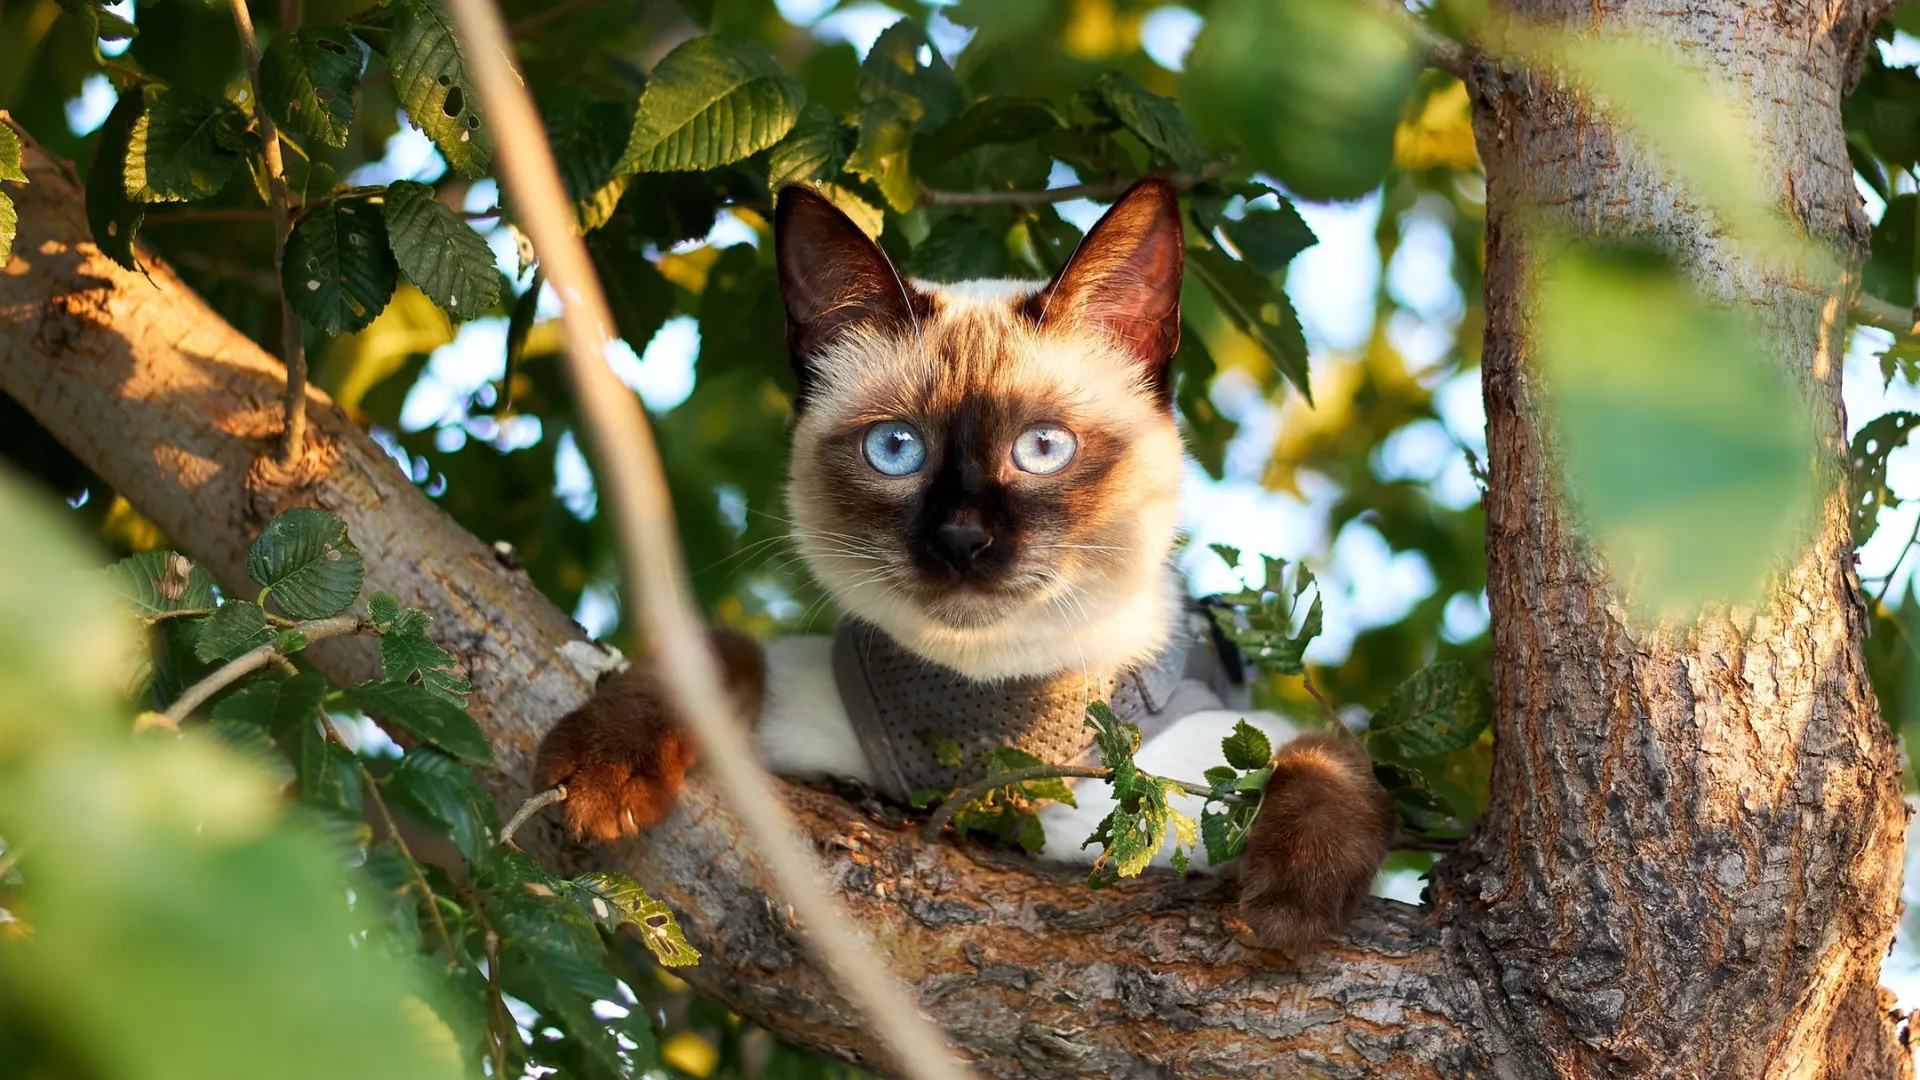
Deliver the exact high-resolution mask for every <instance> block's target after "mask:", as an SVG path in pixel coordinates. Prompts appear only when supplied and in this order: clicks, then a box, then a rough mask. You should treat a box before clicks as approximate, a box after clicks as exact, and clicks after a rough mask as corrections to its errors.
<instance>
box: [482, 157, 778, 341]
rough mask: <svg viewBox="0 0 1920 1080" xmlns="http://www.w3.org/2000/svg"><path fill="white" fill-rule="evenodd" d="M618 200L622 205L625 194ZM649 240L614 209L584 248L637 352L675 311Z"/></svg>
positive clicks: (616, 325)
mask: <svg viewBox="0 0 1920 1080" xmlns="http://www.w3.org/2000/svg"><path fill="white" fill-rule="evenodd" d="M646 179H648V178H646V177H637V178H635V180H636V182H635V184H634V185H633V187H632V188H629V189H628V192H627V197H628V198H631V197H632V196H633V194H634V191H635V190H638V189H639V188H640V187H641V185H642V184H643V183H644V182H645V180H646ZM621 205H622V206H625V205H626V203H625V200H624V199H623V200H622V204H621ZM712 213H713V211H712V208H711V207H709V208H708V210H707V225H708V227H711V226H712V224H713V216H712ZM648 243H649V242H648V241H647V240H646V239H644V238H643V237H642V236H641V235H640V234H639V233H638V231H637V230H635V229H633V228H631V227H630V222H629V221H627V220H625V219H624V218H623V215H622V214H615V215H614V218H613V221H611V222H610V223H609V224H608V225H607V227H606V228H604V229H601V230H599V231H598V232H595V233H593V234H592V235H591V236H588V237H587V253H588V254H589V255H591V256H592V257H593V268H594V271H595V272H596V273H598V274H599V275H600V281H601V284H602V286H603V287H604V288H605V289H606V293H607V307H608V308H610V309H611V310H612V313H613V326H614V329H615V330H617V331H619V333H620V336H621V337H622V338H624V339H625V340H626V342H627V344H629V345H631V346H633V349H634V351H635V352H643V351H645V350H646V347H647V342H649V341H652V340H653V335H654V334H655V333H657V332H658V331H659V330H660V326H661V324H663V323H665V322H666V321H667V316H669V315H671V314H673V304H674V297H673V286H672V285H671V284H670V283H668V281H667V279H666V278H664V277H662V276H660V271H659V270H658V269H657V268H655V267H654V265H653V263H652V261H651V260H649V259H648V258H647V255H646V248H647V246H648ZM661 246H663V247H664V246H665V245H664V244H663V245H661ZM528 291H530V292H531V291H532V290H528ZM784 310H785V309H784V308H783V309H782V311H784ZM516 314H517V311H516Z"/></svg>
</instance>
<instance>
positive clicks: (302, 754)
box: [280, 718, 363, 820]
mask: <svg viewBox="0 0 1920 1080" xmlns="http://www.w3.org/2000/svg"><path fill="white" fill-rule="evenodd" d="M280 743H281V745H282V746H284V747H287V748H288V754H289V756H290V757H292V758H293V768H294V773H295V775H296V776H297V778H298V781H299V784H300V799H301V801H303V802H305V803H307V804H309V805H311V806H315V807H318V808H320V809H322V810H326V811H328V812H331V813H335V814H339V815H341V816H342V817H346V818H349V819H353V820H358V819H359V817H360V805H361V799H362V794H363V793H362V791H361V788H360V762H359V759H357V758H355V757H354V756H353V754H352V753H351V752H349V751H348V750H347V749H346V748H345V747H342V746H341V745H340V744H339V743H337V742H335V741H334V740H333V737H332V736H331V735H330V734H329V733H328V729H327V722H326V721H325V720H320V719H313V718H309V719H306V720H302V721H300V722H299V723H297V724H295V725H293V726H292V727H290V728H288V729H287V730H286V731H285V732H284V733H282V735H281V736H280Z"/></svg>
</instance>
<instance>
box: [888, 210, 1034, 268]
mask: <svg viewBox="0 0 1920 1080" xmlns="http://www.w3.org/2000/svg"><path fill="white" fill-rule="evenodd" d="M903 269H904V270H905V271H906V272H907V273H908V274H911V275H912V276H914V277H916V278H920V279H922V280H924V281H975V280H978V279H980V278H1004V277H1009V276H1012V274H1011V272H1012V270H1013V260H1012V259H1010V258H1009V257H1008V255H1007V237H1006V234H1005V232H1003V231H1001V230H997V229H995V228H994V227H993V226H991V225H989V224H987V223H986V222H985V221H982V220H981V219H980V218H979V217H978V216H976V215H974V214H949V215H946V216H943V217H941V218H940V220H938V221H937V222H935V223H934V225H933V228H932V230H931V231H930V232H928V233H927V238H926V239H925V240H922V241H920V243H918V244H916V245H914V248H913V254H912V255H910V256H909V257H908V258H907V259H906V261H905V264H904V266H903Z"/></svg>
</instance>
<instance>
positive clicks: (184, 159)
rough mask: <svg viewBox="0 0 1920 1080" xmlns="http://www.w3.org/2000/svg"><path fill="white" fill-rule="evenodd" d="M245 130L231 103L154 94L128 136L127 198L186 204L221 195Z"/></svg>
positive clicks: (174, 92)
mask: <svg viewBox="0 0 1920 1080" xmlns="http://www.w3.org/2000/svg"><path fill="white" fill-rule="evenodd" d="M245 127H246V118H245V117H243V116H242V115H241V114H240V110H239V109H237V108H235V107H234V106H233V105H232V104H231V103H229V102H226V101H212V100H209V99H207V98H203V97H201V96H199V95H198V94H194V93H191V92H189V91H185V90H177V89H168V90H163V91H161V92H159V93H157V94H149V95H148V97H147V107H146V109H144V110H143V111H142V112H141V113H140V116H139V118H138V119H136V120H135V121H134V122H133V130H132V131H131V132H130V133H129V135H128V138H127V159H126V165H125V169H126V172H125V176H124V179H125V182H126V193H127V198H129V199H133V200H136V201H139V202H187V201H192V200H196V199H205V198H208V197H210V196H212V195H215V194H218V193H219V191H220V189H221V188H223V187H226V186H227V181H228V180H230V179H232V178H233V167H234V165H235V164H237V163H238V162H239V160H240V155H239V153H238V152H237V151H238V149H239V147H240V139H241V135H242V133H243V132H244V130H245Z"/></svg>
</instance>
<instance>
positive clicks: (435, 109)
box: [352, 0, 493, 176]
mask: <svg viewBox="0 0 1920 1080" xmlns="http://www.w3.org/2000/svg"><path fill="white" fill-rule="evenodd" d="M352 25H353V30H354V33H356V34H358V35H360V36H361V37H362V38H363V39H365V40H366V41H367V43H368V44H369V45H372V46H373V47H375V48H377V49H381V50H382V51H384V52H385V53H386V54H387V69H388V70H389V71H391V72H392V73H393V94H394V97H396V98H398V99H399V100H400V106H401V108H404V109H405V110H406V111H407V119H409V120H411V121H413V123H414V126H416V127H418V128H419V129H420V130H421V131H423V132H425V133H426V135H427V138H429V139H432V140H433V145H434V146H436V147H438V148H439V150H440V156H441V157H444V158H446V159H447V165H448V167H449V168H451V169H453V171H455V172H457V173H459V174H460V175H462V176H479V175H481V174H482V173H484V172H486V171H487V162H488V161H489V160H490V159H491V158H492V156H493V145H492V142H491V141H490V139H489V136H488V134H487V128H486V125H485V124H484V123H482V118H481V115H480V95H479V93H478V91H477V89H476V87H475V85H474V82H473V77H472V75H471V74H470V73H469V72H468V70H467V60H466V56H465V54H464V53H463V52H462V51H461V48H460V43H459V41H458V39H456V38H455V37H454V33H453V26H452V24H451V22H449V21H448V19H447V15H446V12H444V11H442V10H441V9H440V6H439V5H438V4H437V3H434V0H387V3H386V4H384V5H382V7H381V8H380V17H378V18H372V19H366V20H361V19H355V20H352Z"/></svg>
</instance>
